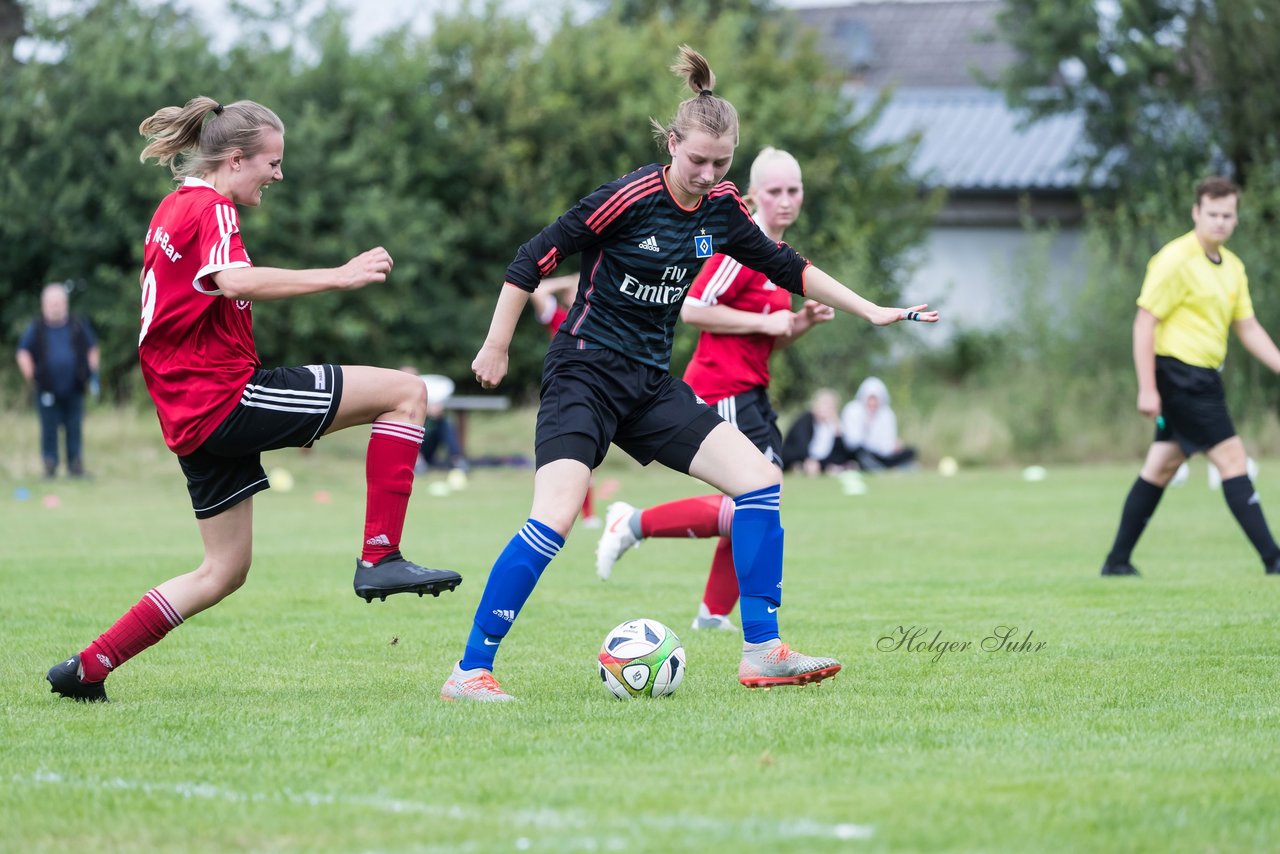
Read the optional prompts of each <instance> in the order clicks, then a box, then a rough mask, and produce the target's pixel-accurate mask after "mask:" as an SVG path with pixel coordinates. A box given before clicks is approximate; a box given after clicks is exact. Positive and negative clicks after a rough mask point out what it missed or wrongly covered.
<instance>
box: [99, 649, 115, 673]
mask: <svg viewBox="0 0 1280 854" xmlns="http://www.w3.org/2000/svg"><path fill="white" fill-rule="evenodd" d="M98 663H99V664H101V665H102V666H103V667H105V668H107V669H108V670H113V669H114V667H113V666H112V664H111V659H109V658H107V657H106V656H105V655H103V654H102V653H98Z"/></svg>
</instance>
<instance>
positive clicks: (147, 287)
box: [138, 270, 156, 346]
mask: <svg viewBox="0 0 1280 854" xmlns="http://www.w3.org/2000/svg"><path fill="white" fill-rule="evenodd" d="M155 313H156V274H155V271H154V270H147V274H146V275H145V276H143V277H142V331H141V332H139V333H138V346H142V339H143V338H145V337H146V336H147V330H148V329H150V328H151V316H152V315H153V314H155Z"/></svg>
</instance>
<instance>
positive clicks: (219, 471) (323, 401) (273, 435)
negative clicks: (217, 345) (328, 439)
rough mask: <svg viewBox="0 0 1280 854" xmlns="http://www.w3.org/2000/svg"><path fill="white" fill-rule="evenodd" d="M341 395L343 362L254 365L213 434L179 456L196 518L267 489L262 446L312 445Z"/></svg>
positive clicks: (273, 447)
mask: <svg viewBox="0 0 1280 854" xmlns="http://www.w3.org/2000/svg"><path fill="white" fill-rule="evenodd" d="M341 401H342V367H341V366H340V365H306V366H305V367H301V368H272V369H271V370H262V369H259V370H256V371H254V372H253V376H251V377H250V378H249V382H248V384H247V385H246V386H245V387H244V392H243V393H242V394H241V397H240V402H239V403H237V404H236V408H235V409H233V410H231V414H230V415H228V416H227V417H226V419H225V420H224V421H223V422H222V423H221V424H219V425H218V429H216V430H214V431H213V435H211V436H210V437H209V438H208V439H205V441H204V444H202V445H201V446H200V447H199V448H196V449H195V450H194V451H192V452H191V453H190V454H187V455H186V456H181V457H178V464H179V465H180V466H182V473H183V474H185V475H186V476H187V492H189V493H190V494H191V506H192V508H193V509H194V510H195V512H196V518H197V519H208V518H210V517H211V516H217V515H218V514H219V513H223V512H226V511H227V510H230V509H231V508H232V507H234V506H235V505H237V504H239V503H240V502H241V501H244V500H245V499H246V498H249V497H250V496H252V495H254V494H255V493H258V492H261V491H262V490H264V489H267V488H268V487H269V486H270V484H269V483H267V473H266V472H265V471H264V470H263V468H262V452H263V451H273V450H275V449H277V448H305V447H310V446H311V444H312V443H313V442H315V440H316V439H318V438H320V436H321V435H323V433H324V431H325V430H327V429H329V425H330V424H332V423H333V418H334V416H335V415H337V413H338V404H339V403H340V402H341Z"/></svg>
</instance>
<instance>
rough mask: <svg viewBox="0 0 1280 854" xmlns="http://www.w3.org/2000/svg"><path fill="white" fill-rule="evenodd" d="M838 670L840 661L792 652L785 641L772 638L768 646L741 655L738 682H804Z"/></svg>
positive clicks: (759, 684)
mask: <svg viewBox="0 0 1280 854" xmlns="http://www.w3.org/2000/svg"><path fill="white" fill-rule="evenodd" d="M839 672H840V662H838V661H836V660H835V659H834V658H817V657H815V656H812V655H805V654H804V653H801V652H794V651H792V649H791V647H790V646H788V645H787V644H785V643H783V642H782V641H780V640H775V641H774V642H773V645H772V646H770V647H767V648H765V649H758V650H754V651H752V652H744V653H743V654H742V663H741V664H739V665H738V681H739V682H741V683H742V684H743V685H746V686H747V687H748V688H772V687H773V686H775V685H807V684H809V683H810V682H821V681H822V680H823V679H826V678H827V677H828V676H835V675H836V674H837V673H839Z"/></svg>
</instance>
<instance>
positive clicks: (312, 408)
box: [240, 383, 333, 415]
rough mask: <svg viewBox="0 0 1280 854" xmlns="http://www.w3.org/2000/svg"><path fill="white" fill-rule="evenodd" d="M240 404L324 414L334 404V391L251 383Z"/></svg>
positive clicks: (259, 407)
mask: <svg viewBox="0 0 1280 854" xmlns="http://www.w3.org/2000/svg"><path fill="white" fill-rule="evenodd" d="M240 405H241V406H252V407H255V408H257V409H271V410H274V411H276V412H296V413H298V414H300V415H323V414H324V413H326V412H328V411H329V409H330V407H331V406H332V405H333V393H332V392H327V391H295V390H293V389H280V388H270V387H267V386H260V385H254V384H252V383H250V384H249V385H246V386H245V387H244V391H243V392H242V393H241V395H240Z"/></svg>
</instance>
